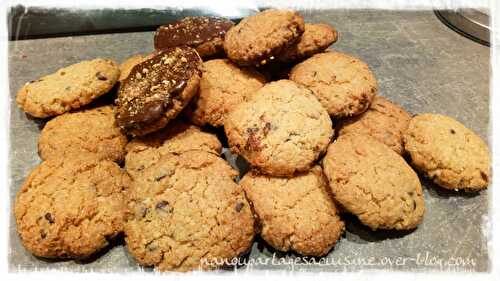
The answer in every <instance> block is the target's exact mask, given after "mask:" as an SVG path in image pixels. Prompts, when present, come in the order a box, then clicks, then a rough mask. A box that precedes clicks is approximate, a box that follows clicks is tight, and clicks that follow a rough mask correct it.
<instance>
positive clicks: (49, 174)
mask: <svg viewBox="0 0 500 281" xmlns="http://www.w3.org/2000/svg"><path fill="white" fill-rule="evenodd" d="M128 185H129V178H128V176H127V175H126V174H125V173H124V172H122V171H121V169H120V167H119V166H118V165H116V164H115V163H113V162H111V161H108V160H103V161H100V160H97V159H95V158H92V157H72V158H67V159H66V158H54V159H49V160H47V161H44V162H43V163H42V164H40V165H39V166H37V167H36V168H35V169H34V170H33V171H32V172H31V174H30V175H29V176H28V177H27V178H26V180H25V182H24V184H23V185H22V187H21V189H20V190H19V192H18V193H17V197H16V201H15V205H14V214H15V219H16V225H17V232H18V233H19V236H20V238H21V241H22V244H23V245H24V247H25V248H26V249H27V250H28V251H30V252H31V253H33V254H34V255H36V256H39V257H46V258H76V259H80V258H86V257H89V256H90V255H92V254H93V253H96V252H97V251H99V250H101V249H103V248H104V247H106V246H107V245H108V239H111V238H113V237H114V236H116V235H117V234H118V233H120V232H122V231H123V224H124V215H125V204H124V198H123V196H124V193H125V191H126V190H127V188H128Z"/></svg>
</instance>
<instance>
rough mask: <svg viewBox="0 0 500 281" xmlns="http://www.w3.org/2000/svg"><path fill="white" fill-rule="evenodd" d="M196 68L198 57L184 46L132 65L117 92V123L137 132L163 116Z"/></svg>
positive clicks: (166, 50) (198, 68)
mask: <svg viewBox="0 0 500 281" xmlns="http://www.w3.org/2000/svg"><path fill="white" fill-rule="evenodd" d="M200 67H201V59H200V57H199V56H198V54H197V53H196V51H195V50H194V49H192V48H190V47H186V46H184V47H176V48H168V49H164V50H162V51H160V52H158V53H157V54H155V55H154V56H153V57H152V58H150V59H149V60H146V61H144V62H142V63H140V64H138V65H136V66H134V67H133V68H132V70H131V71H130V74H129V76H128V77H127V78H126V79H125V80H124V81H123V82H122V84H121V86H120V89H119V91H118V98H117V100H116V104H117V113H116V120H117V124H118V125H119V126H120V127H121V128H123V129H125V130H129V129H138V130H141V129H142V128H144V127H147V126H148V125H150V124H152V123H154V122H155V121H157V120H158V119H160V118H162V117H163V116H165V113H166V112H167V111H168V110H169V109H170V107H171V106H172V104H173V100H175V99H176V98H177V97H178V96H179V94H180V93H182V91H183V90H184V88H185V87H186V85H187V82H188V81H189V79H191V77H193V75H200V73H201V72H200Z"/></svg>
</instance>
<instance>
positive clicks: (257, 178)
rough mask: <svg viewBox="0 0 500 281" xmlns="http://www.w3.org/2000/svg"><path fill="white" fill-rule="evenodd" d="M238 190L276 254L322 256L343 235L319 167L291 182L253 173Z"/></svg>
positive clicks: (342, 226)
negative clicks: (244, 197)
mask: <svg viewBox="0 0 500 281" xmlns="http://www.w3.org/2000/svg"><path fill="white" fill-rule="evenodd" d="M240 186H241V187H242V188H243V190H244V191H245V194H246V196H247V198H248V200H249V201H250V204H252V207H253V210H254V211H255V214H256V215H257V218H258V220H259V225H260V226H261V230H260V235H261V236H262V238H263V239H264V240H265V241H266V242H267V243H269V244H270V245H271V246H272V247H274V248H275V249H277V250H279V251H283V252H287V251H295V252H297V253H299V254H301V255H307V256H324V255H326V254H327V253H328V252H329V251H330V250H331V249H332V247H333V246H334V245H335V243H336V242H337V240H339V239H340V236H341V235H342V233H343V232H344V222H343V221H342V220H340V217H339V216H338V211H337V208H336V206H335V203H334V202H333V200H332V197H331V194H330V192H329V191H328V190H327V182H326V178H325V177H324V175H323V172H322V170H321V167H320V166H314V167H313V168H312V169H311V170H310V171H308V172H305V173H301V174H298V175H296V176H294V177H291V178H280V177H269V176H266V175H260V174H258V173H255V172H253V171H252V172H249V173H247V174H246V175H245V176H244V177H243V179H242V180H241V181H240Z"/></svg>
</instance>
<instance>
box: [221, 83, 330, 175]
mask: <svg viewBox="0 0 500 281" xmlns="http://www.w3.org/2000/svg"><path fill="white" fill-rule="evenodd" d="M224 131H225V132H226V135H227V138H228V143H229V146H230V149H231V151H232V152H233V153H235V154H239V155H241V156H243V157H244V158H245V159H246V160H247V161H248V162H249V163H250V164H251V166H253V167H254V168H256V169H258V170H260V171H261V172H262V173H265V174H268V175H273V176H289V175H292V174H293V173H295V172H302V171H306V170H308V169H309V168H310V167H311V166H312V165H313V163H314V161H316V159H318V157H319V156H320V155H321V154H322V153H323V152H324V151H325V150H326V147H327V146H328V143H329V142H330V139H331V137H332V134H333V129H332V121H331V120H330V117H329V116H328V113H327V112H326V110H325V109H324V108H323V107H322V106H321V104H320V103H319V102H318V100H317V99H316V98H315V97H314V95H313V94H312V93H311V91H310V90H308V89H307V88H305V87H303V86H300V85H298V84H296V83H294V82H292V81H290V80H280V81H277V82H271V83H268V84H266V85H265V86H264V87H262V88H261V89H260V90H258V91H257V92H256V93H255V94H254V95H253V96H252V97H251V99H250V100H249V101H248V102H246V103H243V104H240V105H239V106H238V107H236V109H234V110H233V111H232V112H230V114H229V116H228V118H226V122H225V123H224Z"/></svg>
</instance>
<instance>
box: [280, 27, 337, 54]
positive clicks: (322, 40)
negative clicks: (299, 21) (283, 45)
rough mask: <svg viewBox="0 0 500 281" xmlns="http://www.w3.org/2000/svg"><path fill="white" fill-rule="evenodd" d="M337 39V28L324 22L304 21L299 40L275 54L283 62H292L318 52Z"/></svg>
mask: <svg viewBox="0 0 500 281" xmlns="http://www.w3.org/2000/svg"><path fill="white" fill-rule="evenodd" d="M337 39H338V35H337V30H335V28H333V27H332V26H330V25H328V24H324V23H316V24H315V23H306V24H305V29H304V33H303V34H302V36H301V37H300V41H299V42H298V43H297V44H296V45H293V46H291V47H289V48H288V49H286V50H285V51H284V52H282V53H281V54H279V55H278V56H277V59H278V60H280V61H283V62H294V61H299V60H303V59H305V58H308V57H310V56H312V55H314V54H317V53H320V52H322V51H324V50H326V48H328V47H329V46H330V45H331V44H333V43H335V42H336V41H337Z"/></svg>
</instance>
